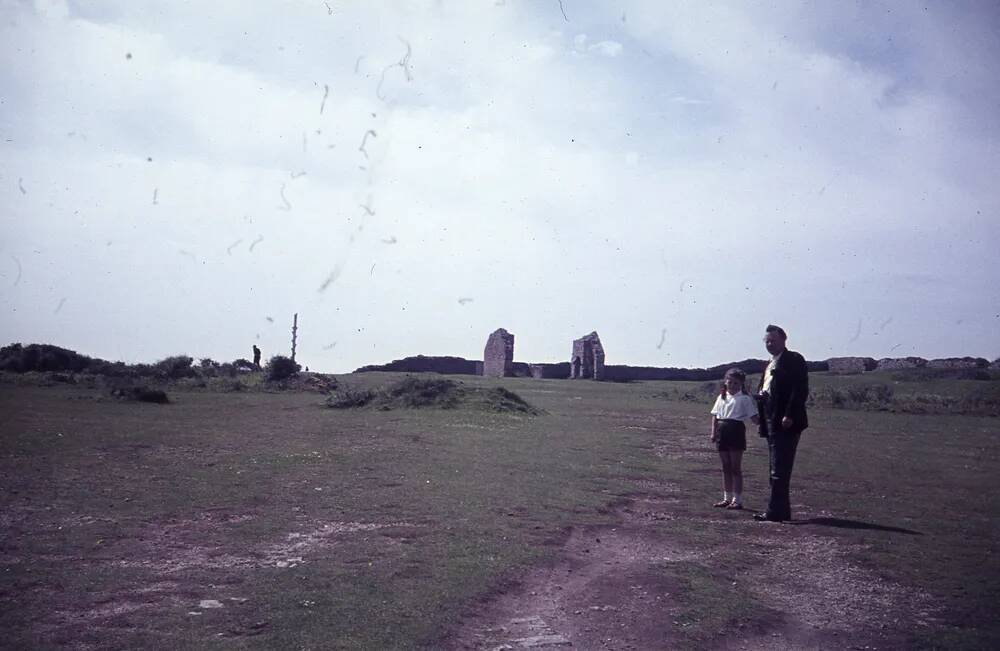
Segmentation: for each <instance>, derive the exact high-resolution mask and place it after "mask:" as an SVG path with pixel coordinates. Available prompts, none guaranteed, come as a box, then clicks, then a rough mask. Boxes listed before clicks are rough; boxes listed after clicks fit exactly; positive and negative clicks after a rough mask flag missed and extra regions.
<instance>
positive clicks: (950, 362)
mask: <svg viewBox="0 0 1000 651" xmlns="http://www.w3.org/2000/svg"><path fill="white" fill-rule="evenodd" d="M989 365H990V362H989V360H986V359H983V358H982V357H943V358H940V359H932V360H930V361H929V362H927V368H986V367H988V366H989Z"/></svg>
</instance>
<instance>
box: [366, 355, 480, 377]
mask: <svg viewBox="0 0 1000 651" xmlns="http://www.w3.org/2000/svg"><path fill="white" fill-rule="evenodd" d="M476 365H477V362H475V361H472V360H468V359H463V358H461V357H425V356H423V355H417V356H415V357H404V358H403V359H396V360H393V361H391V362H389V363H388V364H371V365H368V366H362V367H361V368H359V369H356V370H355V371H354V372H355V373H367V372H371V371H395V372H402V373H443V374H446V375H479V373H477V372H476V371H477V369H476Z"/></svg>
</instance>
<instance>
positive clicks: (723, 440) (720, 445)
mask: <svg viewBox="0 0 1000 651" xmlns="http://www.w3.org/2000/svg"><path fill="white" fill-rule="evenodd" d="M715 447H716V449H717V450H718V451H719V452H728V451H729V450H746V449H747V426H746V425H745V424H744V423H743V421H741V420H720V421H719V440H718V441H717V442H716V443H715Z"/></svg>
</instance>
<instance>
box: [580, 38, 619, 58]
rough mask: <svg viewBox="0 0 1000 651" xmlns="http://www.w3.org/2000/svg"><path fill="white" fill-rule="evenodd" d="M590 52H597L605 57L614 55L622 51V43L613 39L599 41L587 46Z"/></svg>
mask: <svg viewBox="0 0 1000 651" xmlns="http://www.w3.org/2000/svg"><path fill="white" fill-rule="evenodd" d="M587 49H588V50H589V51H590V52H597V53H598V54H601V55H604V56H606V57H612V58H613V57H616V56H618V55H619V54H621V53H622V44H621V43H617V42H615V41H601V42H599V43H594V44H593V45H591V46H590V47H589V48H587Z"/></svg>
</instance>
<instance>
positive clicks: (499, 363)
mask: <svg viewBox="0 0 1000 651" xmlns="http://www.w3.org/2000/svg"><path fill="white" fill-rule="evenodd" d="M513 367H514V335H512V334H510V333H509V332H507V331H506V330H504V329H503V328H500V329H499V330H497V331H496V332H494V333H493V334H491V335H490V337H489V339H487V340H486V349H485V350H484V351H483V376H484V377H510V376H511V375H513V370H514V369H513Z"/></svg>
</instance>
